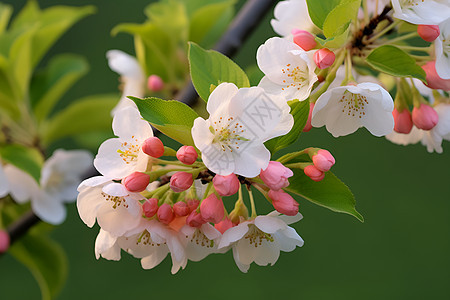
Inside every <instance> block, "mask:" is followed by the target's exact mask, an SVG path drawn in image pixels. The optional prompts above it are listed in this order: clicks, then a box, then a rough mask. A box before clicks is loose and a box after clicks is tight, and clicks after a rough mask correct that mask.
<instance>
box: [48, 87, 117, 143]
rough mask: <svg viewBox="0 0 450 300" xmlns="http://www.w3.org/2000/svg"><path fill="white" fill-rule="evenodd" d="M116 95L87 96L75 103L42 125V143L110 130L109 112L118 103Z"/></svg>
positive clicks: (110, 119) (110, 118)
mask: <svg viewBox="0 0 450 300" xmlns="http://www.w3.org/2000/svg"><path fill="white" fill-rule="evenodd" d="M119 99H120V96H119V95H117V94H107V95H94V96H88V97H85V98H82V99H79V100H77V101H75V102H74V103H73V104H71V105H70V106H68V107H67V108H66V109H64V110H62V111H60V112H59V113H57V114H56V115H55V116H54V117H52V118H51V119H50V120H48V121H47V122H45V123H43V124H42V128H41V131H42V142H43V144H45V145H49V144H50V143H51V142H54V141H55V140H57V139H60V138H63V137H68V136H74V135H78V134H83V133H87V132H93V131H106V130H110V129H111V122H112V117H111V110H112V109H113V108H114V106H115V105H116V104H117V102H118V101H119Z"/></svg>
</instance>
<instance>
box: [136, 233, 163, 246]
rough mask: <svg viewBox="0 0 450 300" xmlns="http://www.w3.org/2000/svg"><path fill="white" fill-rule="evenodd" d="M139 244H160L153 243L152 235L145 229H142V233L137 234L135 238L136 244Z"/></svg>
mask: <svg viewBox="0 0 450 300" xmlns="http://www.w3.org/2000/svg"><path fill="white" fill-rule="evenodd" d="M139 244H142V245H146V246H147V245H148V246H161V244H158V243H155V242H154V241H153V240H152V237H151V235H150V233H149V232H148V231H147V230H144V231H143V232H142V234H141V235H140V236H139V238H138V239H137V241H136V245H139Z"/></svg>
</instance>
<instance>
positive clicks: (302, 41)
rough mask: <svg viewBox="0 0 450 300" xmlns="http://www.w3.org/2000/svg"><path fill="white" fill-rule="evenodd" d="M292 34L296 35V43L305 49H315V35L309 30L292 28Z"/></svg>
mask: <svg viewBox="0 0 450 300" xmlns="http://www.w3.org/2000/svg"><path fill="white" fill-rule="evenodd" d="M292 34H293V35H294V43H296V44H297V45H298V46H299V47H300V48H302V49H303V50H305V51H309V50H311V49H314V47H316V45H317V42H316V40H315V38H314V36H313V35H312V34H311V33H309V32H308V31H305V30H299V29H294V30H292Z"/></svg>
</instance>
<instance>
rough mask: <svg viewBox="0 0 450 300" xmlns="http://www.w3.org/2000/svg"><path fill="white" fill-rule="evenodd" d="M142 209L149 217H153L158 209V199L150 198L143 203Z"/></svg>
mask: <svg viewBox="0 0 450 300" xmlns="http://www.w3.org/2000/svg"><path fill="white" fill-rule="evenodd" d="M142 210H143V211H144V215H145V216H146V217H147V218H151V217H153V216H154V215H155V214H156V212H157V211H158V199H156V198H150V199H147V200H146V201H145V203H144V204H143V205H142Z"/></svg>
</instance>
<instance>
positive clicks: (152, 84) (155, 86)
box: [147, 75, 164, 92]
mask: <svg viewBox="0 0 450 300" xmlns="http://www.w3.org/2000/svg"><path fill="white" fill-rule="evenodd" d="M147 87H148V89H149V90H150V91H152V92H159V91H160V90H162V89H163V88H164V81H163V80H162V79H161V77H159V76H158V75H150V77H149V78H148V81H147Z"/></svg>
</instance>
